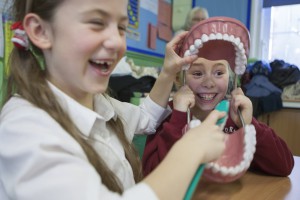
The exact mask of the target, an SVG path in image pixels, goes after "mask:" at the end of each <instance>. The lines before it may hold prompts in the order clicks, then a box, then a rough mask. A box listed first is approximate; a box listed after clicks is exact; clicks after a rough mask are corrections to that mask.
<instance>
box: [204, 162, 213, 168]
mask: <svg viewBox="0 0 300 200" xmlns="http://www.w3.org/2000/svg"><path fill="white" fill-rule="evenodd" d="M212 167H213V164H212V163H207V164H206V165H205V168H206V169H211V168H212Z"/></svg>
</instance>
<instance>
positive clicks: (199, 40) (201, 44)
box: [194, 39, 203, 49]
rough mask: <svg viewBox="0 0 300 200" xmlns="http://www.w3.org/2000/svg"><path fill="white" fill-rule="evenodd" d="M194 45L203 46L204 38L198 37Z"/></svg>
mask: <svg viewBox="0 0 300 200" xmlns="http://www.w3.org/2000/svg"><path fill="white" fill-rule="evenodd" d="M194 45H195V47H196V48H197V49H199V48H201V47H202V46H203V43H202V40H201V39H196V40H195V42H194Z"/></svg>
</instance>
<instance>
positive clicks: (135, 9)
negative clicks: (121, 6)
mask: <svg viewBox="0 0 300 200" xmlns="http://www.w3.org/2000/svg"><path fill="white" fill-rule="evenodd" d="M139 2H140V1H139V0H129V2H128V7H127V13H128V19H129V27H132V28H135V29H136V28H138V27H139Z"/></svg>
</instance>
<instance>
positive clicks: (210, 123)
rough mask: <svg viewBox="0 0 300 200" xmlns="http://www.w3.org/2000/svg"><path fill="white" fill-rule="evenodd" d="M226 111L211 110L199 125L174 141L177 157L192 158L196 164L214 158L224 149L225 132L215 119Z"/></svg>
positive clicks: (222, 115)
mask: <svg viewBox="0 0 300 200" xmlns="http://www.w3.org/2000/svg"><path fill="white" fill-rule="evenodd" d="M225 115H226V113H224V112H219V111H217V110H213V111H212V112H211V113H210V114H209V115H208V116H207V118H206V119H205V120H204V121H203V122H202V123H201V124H200V125H199V126H196V127H194V128H191V129H189V130H188V131H187V132H186V133H185V134H184V135H183V137H182V138H181V139H180V140H178V142H176V143H175V146H176V148H180V151H178V152H177V156H178V157H183V158H186V159H189V158H191V159H194V160H195V162H200V163H198V164H202V163H207V162H211V161H214V160H216V159H217V158H219V157H220V156H221V154H222V153H223V151H224V149H225V141H224V140H225V134H224V133H223V131H222V130H221V128H220V127H219V126H218V125H216V123H217V120H218V119H220V118H222V117H224V116H225Z"/></svg>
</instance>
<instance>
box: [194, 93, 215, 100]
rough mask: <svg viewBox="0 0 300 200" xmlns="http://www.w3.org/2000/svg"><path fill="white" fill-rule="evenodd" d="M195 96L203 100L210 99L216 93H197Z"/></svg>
mask: <svg viewBox="0 0 300 200" xmlns="http://www.w3.org/2000/svg"><path fill="white" fill-rule="evenodd" d="M197 96H198V97H199V99H201V100H203V101H212V100H213V99H214V98H215V97H216V96H217V94H198V95H197Z"/></svg>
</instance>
